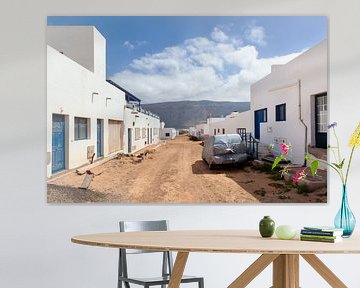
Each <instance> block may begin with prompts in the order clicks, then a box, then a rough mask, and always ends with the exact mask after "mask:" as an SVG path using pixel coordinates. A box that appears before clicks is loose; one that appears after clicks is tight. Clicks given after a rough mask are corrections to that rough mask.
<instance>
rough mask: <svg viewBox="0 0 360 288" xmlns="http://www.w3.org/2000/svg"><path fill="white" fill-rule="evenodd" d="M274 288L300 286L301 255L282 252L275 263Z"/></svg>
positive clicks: (297, 287)
mask: <svg viewBox="0 0 360 288" xmlns="http://www.w3.org/2000/svg"><path fill="white" fill-rule="evenodd" d="M272 287H273V288H299V255H294V254H281V255H280V256H279V257H278V258H276V259H275V260H274V263H273V286H272Z"/></svg>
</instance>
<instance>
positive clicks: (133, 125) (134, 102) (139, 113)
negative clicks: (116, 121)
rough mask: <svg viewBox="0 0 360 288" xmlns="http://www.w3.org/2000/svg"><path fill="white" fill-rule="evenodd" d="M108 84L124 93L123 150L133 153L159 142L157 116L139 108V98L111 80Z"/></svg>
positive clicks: (158, 121)
mask: <svg viewBox="0 0 360 288" xmlns="http://www.w3.org/2000/svg"><path fill="white" fill-rule="evenodd" d="M107 81H108V82H109V83H110V84H112V85H113V86H115V87H116V88H118V89H119V90H121V91H123V92H124V93H125V99H126V105H125V106H124V125H125V127H124V134H123V135H124V136H123V138H124V152H125V153H127V154H131V153H135V152H137V151H139V150H140V149H142V148H144V147H146V146H148V145H151V144H158V143H159V142H160V118H159V116H157V115H155V114H153V113H151V112H150V111H147V110H145V109H143V108H141V99H139V98H138V97H136V96H135V95H133V94H132V93H131V92H129V91H127V90H125V89H124V88H123V87H121V86H120V85H118V84H116V83H115V82H113V81H111V80H107Z"/></svg>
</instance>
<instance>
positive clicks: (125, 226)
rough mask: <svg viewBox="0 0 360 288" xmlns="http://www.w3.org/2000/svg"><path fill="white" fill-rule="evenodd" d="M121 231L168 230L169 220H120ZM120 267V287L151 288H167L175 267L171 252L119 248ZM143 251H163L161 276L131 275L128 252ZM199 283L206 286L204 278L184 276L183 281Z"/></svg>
mask: <svg viewBox="0 0 360 288" xmlns="http://www.w3.org/2000/svg"><path fill="white" fill-rule="evenodd" d="M119 224H120V232H134V231H167V230H168V222H167V220H159V221H120V223H119ZM119 250H120V251H119V268H118V288H122V284H123V283H124V286H125V288H130V287H131V286H130V283H131V284H136V285H140V286H143V287H144V288H149V287H150V286H160V285H161V287H162V288H165V287H166V285H167V284H169V281H170V276H171V272H172V268H173V259H172V255H171V252H169V251H166V252H161V251H150V250H135V249H119ZM142 253H163V257H162V258H163V260H162V274H161V276H160V277H152V278H139V277H129V275H128V269H127V254H142ZM159 266H160V265H159ZM193 282H197V283H198V288H204V278H202V277H194V276H185V275H184V276H183V277H182V279H181V283H193Z"/></svg>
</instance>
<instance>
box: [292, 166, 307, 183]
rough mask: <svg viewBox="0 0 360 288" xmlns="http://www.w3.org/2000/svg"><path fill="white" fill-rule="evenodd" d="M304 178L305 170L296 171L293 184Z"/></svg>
mask: <svg viewBox="0 0 360 288" xmlns="http://www.w3.org/2000/svg"><path fill="white" fill-rule="evenodd" d="M305 177H306V174H305V169H301V170H297V171H296V174H295V176H294V178H293V182H294V183H299V182H300V180H301V179H304V178H305Z"/></svg>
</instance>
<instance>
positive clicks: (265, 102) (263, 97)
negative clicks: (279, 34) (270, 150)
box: [251, 40, 331, 164]
mask: <svg viewBox="0 0 360 288" xmlns="http://www.w3.org/2000/svg"><path fill="white" fill-rule="evenodd" d="M327 60H328V57H327V40H325V41H322V42H321V43H319V44H318V45H316V46H314V47H311V48H310V49H309V50H307V51H306V52H304V53H303V54H301V55H300V56H298V57H297V58H295V59H293V60H292V61H290V62H289V63H287V64H284V65H277V66H276V67H273V68H275V69H273V72H272V73H270V74H269V75H267V76H266V77H264V78H263V79H261V80H259V81H258V82H256V83H254V84H253V85H252V86H251V115H252V117H253V115H254V111H256V110H259V109H263V108H267V122H265V123H261V125H260V126H261V130H260V131H261V132H260V142H261V143H264V144H271V143H275V138H280V139H281V140H283V139H284V140H285V142H286V143H288V144H291V146H292V153H291V154H292V156H291V157H293V159H292V161H293V162H294V163H299V164H302V163H303V162H304V156H305V128H304V126H303V124H302V123H301V122H300V120H299V117H300V116H299V84H298V83H299V80H300V81H301V106H302V107H301V109H302V119H303V120H304V122H305V124H306V125H307V127H308V131H307V135H308V136H307V145H315V139H314V135H315V127H314V122H315V116H314V115H315V107H314V105H313V104H314V101H312V100H314V99H313V97H314V95H316V94H320V93H323V92H327V91H328V81H327V75H328V69H327ZM330 98H331V95H330ZM284 103H286V121H280V122H277V121H276V120H275V106H276V105H279V104H284ZM281 142H282V141H280V143H281Z"/></svg>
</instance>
